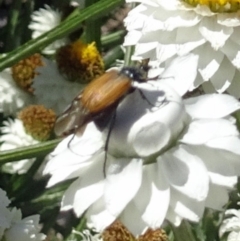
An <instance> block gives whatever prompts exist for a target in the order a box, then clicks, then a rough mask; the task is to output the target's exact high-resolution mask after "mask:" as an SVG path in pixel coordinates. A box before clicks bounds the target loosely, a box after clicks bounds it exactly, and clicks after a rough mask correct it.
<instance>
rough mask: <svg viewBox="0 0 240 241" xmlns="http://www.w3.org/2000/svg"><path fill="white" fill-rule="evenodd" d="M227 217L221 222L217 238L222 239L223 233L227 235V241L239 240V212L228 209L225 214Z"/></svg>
mask: <svg viewBox="0 0 240 241" xmlns="http://www.w3.org/2000/svg"><path fill="white" fill-rule="evenodd" d="M225 216H226V217H227V218H226V219H225V220H223V222H222V225H221V226H220V229H219V236H220V237H222V236H223V234H224V233H228V232H230V233H229V234H228V238H227V241H238V240H240V210H236V209H229V210H227V211H226V212H225Z"/></svg>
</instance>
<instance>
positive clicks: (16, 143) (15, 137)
mask: <svg viewBox="0 0 240 241" xmlns="http://www.w3.org/2000/svg"><path fill="white" fill-rule="evenodd" d="M3 125H4V126H3V127H0V131H1V133H2V135H1V136H0V142H3V143H2V144H1V145H0V150H1V151H6V150H11V149H15V148H19V147H24V146H29V145H33V144H37V143H39V141H37V140H35V139H34V138H32V136H31V135H28V134H27V133H26V132H25V128H24V126H23V123H22V121H21V120H19V119H15V120H12V119H8V120H7V121H4V122H3ZM34 160H35V158H32V159H24V160H21V161H16V162H8V163H6V164H4V165H3V170H4V171H6V172H9V173H18V174H23V173H25V172H26V171H27V170H28V169H29V168H30V166H31V165H32V163H33V161H34Z"/></svg>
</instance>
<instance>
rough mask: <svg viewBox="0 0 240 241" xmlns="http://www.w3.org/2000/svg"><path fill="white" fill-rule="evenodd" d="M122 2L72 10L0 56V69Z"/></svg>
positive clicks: (105, 1) (120, 0)
mask: <svg viewBox="0 0 240 241" xmlns="http://www.w3.org/2000/svg"><path fill="white" fill-rule="evenodd" d="M123 2H124V1H123V0H114V1H113V0H102V1H100V2H97V3H96V4H94V5H91V6H90V7H88V8H85V9H83V10H81V11H80V10H79V11H78V14H76V12H74V14H76V16H74V17H69V18H68V19H66V20H65V21H63V22H62V23H61V24H60V25H58V26H57V27H56V28H54V29H52V30H50V31H48V32H46V33H44V34H43V35H41V36H39V37H38V38H36V39H32V40H30V41H28V42H27V43H25V44H23V45H22V46H20V47H19V48H17V49H15V50H13V51H12V52H10V53H8V54H7V55H6V56H5V57H3V58H0V71H1V70H3V69H4V68H6V67H9V66H12V65H13V64H15V63H17V62H18V61H19V60H21V59H23V58H26V57H27V56H29V55H31V54H33V53H35V52H37V51H39V50H40V49H42V48H44V47H46V46H47V45H48V44H50V43H52V42H53V41H55V40H57V39H59V38H62V37H64V36H66V35H68V34H69V33H71V32H73V31H75V30H76V29H78V28H79V26H80V23H82V22H83V21H85V20H94V19H97V18H99V17H100V16H102V15H104V14H105V13H106V12H109V11H111V10H112V9H113V8H115V7H116V6H118V5H120V4H122V3H123Z"/></svg>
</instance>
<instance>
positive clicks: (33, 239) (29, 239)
mask: <svg viewBox="0 0 240 241" xmlns="http://www.w3.org/2000/svg"><path fill="white" fill-rule="evenodd" d="M11 214H12V220H11V227H10V228H9V229H8V230H7V231H6V232H5V240H6V241H15V240H18V241H40V240H44V239H45V237H46V235H44V234H42V233H39V215H32V216H29V217H26V218H23V219H22V213H21V211H20V210H17V209H16V208H14V209H13V210H12V212H11Z"/></svg>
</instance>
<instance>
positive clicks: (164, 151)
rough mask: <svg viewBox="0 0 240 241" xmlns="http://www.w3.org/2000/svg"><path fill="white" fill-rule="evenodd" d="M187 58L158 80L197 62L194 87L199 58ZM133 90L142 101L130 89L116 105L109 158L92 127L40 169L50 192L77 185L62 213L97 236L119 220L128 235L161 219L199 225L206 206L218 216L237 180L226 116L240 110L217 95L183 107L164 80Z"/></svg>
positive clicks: (231, 123)
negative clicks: (83, 220)
mask: <svg viewBox="0 0 240 241" xmlns="http://www.w3.org/2000/svg"><path fill="white" fill-rule="evenodd" d="M185 58H186V57H181V58H179V59H177V60H178V61H177V60H175V61H174V62H173V63H172V64H170V65H169V67H168V68H167V69H166V70H165V71H164V72H163V73H162V75H161V76H164V75H165V73H167V75H169V76H171V77H172V79H173V80H176V81H177V80H178V78H179V76H181V75H182V74H183V73H182V71H180V70H181V69H183V68H184V67H186V66H184V64H186V63H187V64H189V63H193V62H195V63H194V65H195V68H194V66H192V68H191V71H192V72H193V74H192V75H191V77H190V76H188V77H189V78H190V79H191V80H192V81H193V79H194V78H195V75H196V65H197V58H196V59H195V58H194V57H193V56H190V57H189V58H187V59H188V60H189V61H187V60H186V59H185ZM184 59H185V61H184ZM171 69H172V71H170V70H171ZM194 70H195V71H194ZM194 73H195V75H194ZM186 77H187V76H186ZM187 82H188V84H187V85H185V86H188V85H190V84H191V81H190V80H188V79H187ZM134 84H135V86H136V87H137V89H140V90H141V92H142V94H141V93H140V91H138V90H136V91H134V92H133V93H132V94H129V95H127V96H126V97H125V98H124V100H123V101H122V102H121V104H120V105H119V106H118V108H117V111H116V120H115V122H114V125H113V127H112V130H111V135H110V139H109V141H108V144H107V145H108V151H107V153H106V152H105V151H104V149H105V147H106V146H105V145H106V139H107V135H108V133H109V129H108V128H106V129H105V130H103V132H100V131H99V130H98V129H97V128H96V126H95V124H94V123H93V122H91V123H89V124H88V125H87V128H86V130H85V132H84V133H83V135H82V136H81V137H79V136H77V135H74V136H72V135H70V136H68V137H67V138H66V139H64V140H63V141H62V142H61V143H60V144H59V145H58V147H57V148H56V149H55V151H54V152H53V153H52V154H51V157H50V161H49V162H48V163H47V165H46V168H45V170H44V174H50V175H51V178H50V180H49V183H48V187H50V186H53V185H55V184H56V183H59V182H61V181H64V180H67V179H72V178H76V180H75V181H73V183H72V184H71V185H70V186H69V188H68V189H67V190H66V192H65V194H64V196H63V200H62V210H68V209H73V210H74V212H75V213H76V215H77V216H81V215H83V214H84V213H85V215H86V218H87V225H88V227H89V228H94V229H95V230H96V231H97V232H101V231H103V230H104V229H105V228H106V227H107V226H108V225H110V224H111V223H112V222H113V221H115V220H116V219H118V220H120V221H121V222H122V223H123V224H124V225H125V226H126V227H127V228H128V229H129V231H130V232H132V233H133V235H140V234H141V233H143V232H144V231H145V230H146V229H147V228H152V229H157V228H159V227H160V226H161V225H162V224H163V221H164V220H169V221H170V222H172V223H173V224H174V225H176V226H177V225H180V223H181V221H182V219H188V220H190V221H194V222H198V221H199V220H200V218H201V217H202V215H203V212H204V209H205V207H210V208H214V209H219V210H221V209H222V206H223V205H224V204H225V203H226V202H227V200H228V190H229V189H232V188H233V187H234V185H235V184H236V183H237V175H239V174H240V161H239V160H240V159H239V157H240V151H239V145H240V139H239V133H238V130H237V128H236V124H235V120H234V119H233V118H232V117H231V116H230V114H231V113H233V112H235V111H236V110H239V109H240V103H239V102H238V101H237V100H236V99H234V98H233V97H231V96H229V95H223V94H222V95H220V94H219V95H217V94H212V95H202V96H200V97H194V98H189V99H186V100H182V98H181V96H180V95H179V94H178V93H177V92H176V91H175V90H174V89H173V88H172V87H171V86H169V85H167V84H166V83H165V81H164V79H160V80H159V81H148V82H147V83H135V82H134ZM186 91H187V88H185V91H183V90H182V94H184V93H185V92H186ZM143 95H144V97H145V98H143V97H142V96H143ZM146 100H148V101H146ZM106 154H107V158H105V155H106ZM105 165H106V166H105ZM104 173H105V174H106V175H105V174H104Z"/></svg>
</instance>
